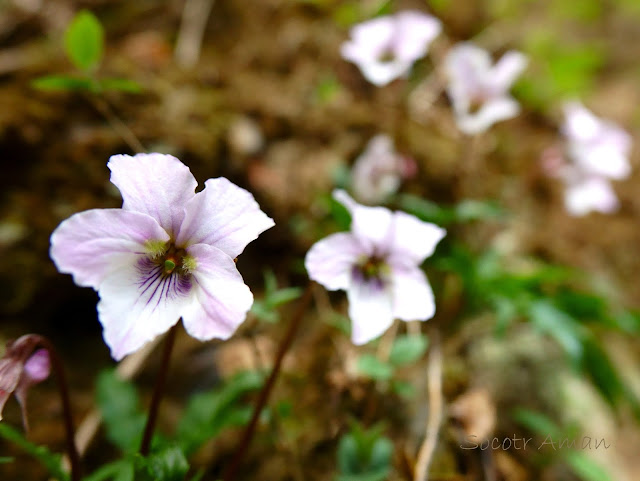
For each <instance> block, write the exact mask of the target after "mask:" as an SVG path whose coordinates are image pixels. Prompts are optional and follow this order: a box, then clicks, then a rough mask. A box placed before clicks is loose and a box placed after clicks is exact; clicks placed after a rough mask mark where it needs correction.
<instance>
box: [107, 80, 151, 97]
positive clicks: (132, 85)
mask: <svg viewBox="0 0 640 481" xmlns="http://www.w3.org/2000/svg"><path fill="white" fill-rule="evenodd" d="M99 86H100V88H101V89H102V90H117V91H120V92H127V93H130V94H139V93H140V92H142V86H141V85H140V84H139V83H138V82H136V81H134V80H129V79H126V78H105V79H102V80H100V81H99Z"/></svg>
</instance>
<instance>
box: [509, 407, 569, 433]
mask: <svg viewBox="0 0 640 481" xmlns="http://www.w3.org/2000/svg"><path fill="white" fill-rule="evenodd" d="M513 418H514V419H515V420H516V422H518V423H519V424H521V425H522V426H524V427H526V428H528V429H530V430H531V431H533V432H534V433H536V434H538V435H540V436H544V437H545V438H546V437H547V436H551V437H552V438H559V437H561V435H562V430H561V429H560V427H559V426H558V425H557V424H556V423H555V422H554V421H553V420H551V419H550V418H549V417H547V416H545V415H544V414H542V413H538V412H535V411H531V410H529V409H516V410H515V411H514V412H513Z"/></svg>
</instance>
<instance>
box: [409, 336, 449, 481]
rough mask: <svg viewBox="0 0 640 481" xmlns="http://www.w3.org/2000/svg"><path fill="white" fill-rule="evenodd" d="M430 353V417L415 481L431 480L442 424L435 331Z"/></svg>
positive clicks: (438, 349)
mask: <svg viewBox="0 0 640 481" xmlns="http://www.w3.org/2000/svg"><path fill="white" fill-rule="evenodd" d="M429 338H430V339H431V349H430V352H429V366H428V369H427V374H428V384H427V390H428V392H429V417H428V419H427V425H426V434H425V439H424V442H423V443H422V446H420V451H419V452H418V460H417V461H416V465H415V468H414V471H413V481H427V480H428V479H429V465H430V464H431V459H432V458H433V453H434V452H435V449H436V444H437V442H438V432H439V431H440V423H441V422H442V408H443V403H442V351H441V349H440V337H439V335H438V333H437V332H436V331H434V332H433V333H432V334H431V335H430V336H429Z"/></svg>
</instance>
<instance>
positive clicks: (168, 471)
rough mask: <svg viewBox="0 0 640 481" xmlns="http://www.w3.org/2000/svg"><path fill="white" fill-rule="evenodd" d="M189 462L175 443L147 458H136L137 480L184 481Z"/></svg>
mask: <svg viewBox="0 0 640 481" xmlns="http://www.w3.org/2000/svg"><path fill="white" fill-rule="evenodd" d="M187 471H189V463H188V462H187V458H186V457H185V455H184V453H183V452H182V450H181V449H180V448H179V447H178V446H175V445H171V446H166V447H164V448H162V449H160V450H158V451H156V452H153V453H151V454H150V455H149V456H148V457H147V458H142V457H138V458H136V480H139V479H140V478H142V479H141V480H140V481H183V480H184V477H185V476H186V474H187Z"/></svg>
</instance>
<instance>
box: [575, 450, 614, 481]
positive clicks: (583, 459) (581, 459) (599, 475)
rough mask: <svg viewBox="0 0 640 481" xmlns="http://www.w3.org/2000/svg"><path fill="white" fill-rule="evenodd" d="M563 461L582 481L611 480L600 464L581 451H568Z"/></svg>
mask: <svg viewBox="0 0 640 481" xmlns="http://www.w3.org/2000/svg"><path fill="white" fill-rule="evenodd" d="M565 461H566V462H567V464H568V465H569V466H570V467H571V469H572V470H573V472H574V473H575V474H576V475H577V476H578V477H579V478H580V479H582V480H583V481H613V478H612V477H611V476H610V475H609V473H608V472H607V471H606V470H605V469H604V468H603V467H602V466H600V465H599V464H598V463H596V462H595V461H593V460H592V459H591V458H589V457H587V456H585V455H584V454H583V453H579V452H576V451H569V452H567V454H566V456H565Z"/></svg>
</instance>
